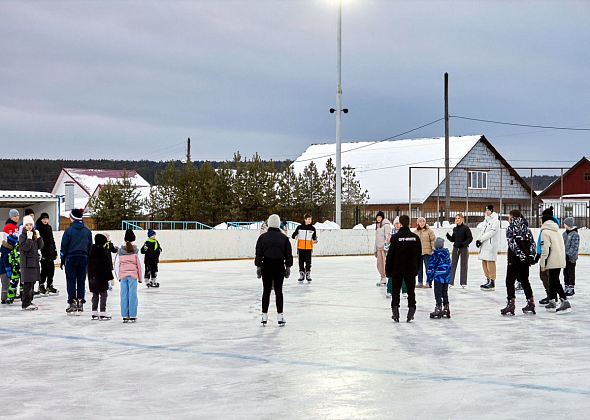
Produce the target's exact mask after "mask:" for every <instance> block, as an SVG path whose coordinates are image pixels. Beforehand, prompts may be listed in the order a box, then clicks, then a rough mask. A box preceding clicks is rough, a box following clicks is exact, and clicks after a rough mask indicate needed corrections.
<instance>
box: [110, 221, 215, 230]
mask: <svg viewBox="0 0 590 420" xmlns="http://www.w3.org/2000/svg"><path fill="white" fill-rule="evenodd" d="M121 229H122V230H126V229H134V230H149V229H154V230H165V229H172V230H175V229H183V230H189V229H190V230H192V229H199V230H200V229H215V228H214V227H211V226H209V225H206V224H204V223H201V222H192V221H175V220H123V221H122V222H121Z"/></svg>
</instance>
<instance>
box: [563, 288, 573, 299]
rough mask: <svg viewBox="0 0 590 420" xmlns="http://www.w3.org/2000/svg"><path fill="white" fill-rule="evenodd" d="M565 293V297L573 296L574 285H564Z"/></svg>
mask: <svg viewBox="0 0 590 420" xmlns="http://www.w3.org/2000/svg"><path fill="white" fill-rule="evenodd" d="M564 292H565V295H566V296H567V297H570V296H573V295H575V294H576V292H575V291H574V286H565V290H564Z"/></svg>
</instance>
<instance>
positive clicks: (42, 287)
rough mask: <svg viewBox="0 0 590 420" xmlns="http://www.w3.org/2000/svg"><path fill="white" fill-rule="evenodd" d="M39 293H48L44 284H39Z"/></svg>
mask: <svg viewBox="0 0 590 420" xmlns="http://www.w3.org/2000/svg"><path fill="white" fill-rule="evenodd" d="M39 294H41V295H46V294H49V292H48V291H47V289H46V288H45V285H44V284H40V285H39Z"/></svg>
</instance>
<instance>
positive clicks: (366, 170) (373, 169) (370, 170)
mask: <svg viewBox="0 0 590 420" xmlns="http://www.w3.org/2000/svg"><path fill="white" fill-rule="evenodd" d="M441 159H444V158H436V159H430V160H423V161H420V162H412V163H402V164H400V165H392V166H384V167H382V168H372V169H364V170H360V171H356V172H357V173H361V172H372V171H380V170H382V169H392V168H401V167H402V166H412V165H418V164H419V163H428V162H435V161H437V160H441Z"/></svg>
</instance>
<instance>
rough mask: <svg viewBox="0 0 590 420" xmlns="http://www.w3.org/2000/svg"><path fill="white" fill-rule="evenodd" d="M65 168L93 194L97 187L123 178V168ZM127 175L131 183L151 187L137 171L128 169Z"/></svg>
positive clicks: (89, 193)
mask: <svg viewBox="0 0 590 420" xmlns="http://www.w3.org/2000/svg"><path fill="white" fill-rule="evenodd" d="M63 170H64V171H65V172H66V173H67V174H68V175H70V177H71V178H72V179H73V180H74V181H76V182H77V183H78V184H79V185H80V186H81V187H82V188H84V190H86V192H87V193H88V195H91V194H92V193H93V192H95V191H96V189H97V188H98V187H99V186H100V185H103V184H106V183H107V182H109V181H111V182H115V181H116V180H118V179H121V178H122V175H123V172H124V171H123V170H121V169H80V168H63ZM127 177H128V178H129V180H130V181H131V184H133V185H135V186H138V187H149V186H150V184H149V183H148V182H147V181H146V180H145V179H143V178H142V176H141V175H139V174H138V173H137V172H136V171H127Z"/></svg>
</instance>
